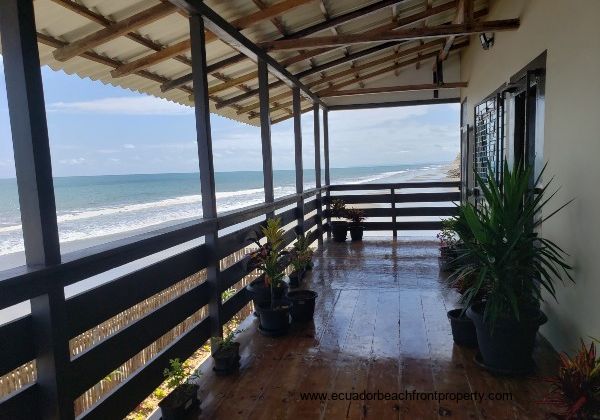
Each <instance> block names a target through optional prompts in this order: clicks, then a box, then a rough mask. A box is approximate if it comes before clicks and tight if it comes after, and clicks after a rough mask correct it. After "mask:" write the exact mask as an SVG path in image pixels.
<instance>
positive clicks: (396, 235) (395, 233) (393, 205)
mask: <svg viewBox="0 0 600 420" xmlns="http://www.w3.org/2000/svg"><path fill="white" fill-rule="evenodd" d="M390 192H391V194H392V212H394V210H396V190H395V189H394V188H392V190H391V191H390ZM392 223H393V224H394V230H393V236H394V239H396V238H397V237H398V229H397V225H396V214H395V213H394V215H393V216H392Z"/></svg>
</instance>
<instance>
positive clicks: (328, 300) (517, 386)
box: [194, 238, 556, 419]
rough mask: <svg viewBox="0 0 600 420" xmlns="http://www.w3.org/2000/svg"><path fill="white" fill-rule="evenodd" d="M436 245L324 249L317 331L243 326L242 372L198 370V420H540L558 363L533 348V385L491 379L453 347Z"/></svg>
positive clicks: (317, 274)
mask: <svg viewBox="0 0 600 420" xmlns="http://www.w3.org/2000/svg"><path fill="white" fill-rule="evenodd" d="M437 252H438V251H437V244H436V243H435V242H428V241H403V240H399V241H396V242H394V241H391V240H381V239H369V238H366V239H365V241H363V242H362V243H350V242H347V243H345V244H336V243H333V242H326V243H325V247H324V250H323V252H321V253H319V254H318V255H317V256H316V257H315V268H314V270H313V271H312V272H311V273H310V274H309V275H308V276H307V278H306V279H305V282H304V285H303V287H305V288H311V289H313V290H315V291H317V292H318V293H319V298H318V299H317V307H316V313H315V318H314V323H312V324H310V325H306V326H303V327H293V328H292V330H291V332H290V334H289V335H288V336H286V337H282V338H277V339H273V338H267V337H263V336H261V335H260V333H259V332H258V331H257V330H256V327H257V320H256V319H254V318H253V317H250V318H249V319H247V320H245V321H244V322H243V327H244V328H245V330H244V332H243V333H242V334H241V335H240V338H239V340H240V341H241V342H242V360H241V369H240V372H239V374H237V375H235V376H230V377H216V376H215V375H214V374H213V373H212V371H211V369H212V362H211V361H210V360H208V361H207V362H206V363H204V365H203V366H202V371H203V373H204V375H203V378H202V383H201V398H202V406H201V407H202V413H201V414H199V415H197V416H194V417H197V418H202V419H204V418H206V419H209V418H210V419H247V418H250V419H313V418H321V419H337V418H352V419H359V418H375V419H383V418H384V419H392V418H398V419H430V418H431V419H436V418H445V417H449V418H454V419H491V418H494V419H518V418H527V419H538V418H539V419H543V418H547V417H548V411H547V408H546V407H545V406H540V405H538V404H537V403H536V402H535V401H539V400H540V399H542V398H543V397H544V396H545V393H546V392H547V388H546V385H544V384H543V383H542V382H541V381H540V380H539V377H545V376H549V375H551V374H552V372H553V370H554V369H555V367H556V365H555V354H554V352H553V350H552V349H551V347H550V346H549V344H548V343H547V342H546V341H545V340H544V339H542V338H540V339H539V340H538V341H539V345H538V347H537V349H536V353H535V360H536V364H537V367H538V368H537V372H536V374H535V376H536V377H534V378H526V379H515V378H503V377H495V376H493V375H491V374H489V373H487V372H485V371H483V370H481V369H480V368H479V367H478V366H477V365H476V364H475V363H474V361H473V357H474V354H475V352H474V351H473V350H469V349H464V348H460V347H457V346H455V345H454V344H453V341H452V335H451V332H450V325H449V322H448V320H447V318H446V311H447V310H449V309H452V308H454V307H457V305H456V302H457V298H458V296H457V294H456V292H454V291H453V290H450V289H448V288H447V287H446V286H445V284H444V282H443V276H441V275H440V273H439V268H438V261H437ZM405 389H406V390H408V391H412V390H413V389H415V390H417V391H421V392H433V391H438V392H486V393H489V392H500V393H501V392H512V394H513V400H512V401H483V402H471V401H464V402H460V403H457V402H455V401H442V402H423V401H326V402H325V401H322V402H320V401H302V400H301V398H300V393H301V392H333V391H335V392H359V393H360V392H362V391H363V390H366V391H367V392H375V391H377V390H380V391H381V392H403V391H404V390H405Z"/></svg>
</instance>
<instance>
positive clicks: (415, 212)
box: [325, 206, 458, 217]
mask: <svg viewBox="0 0 600 420" xmlns="http://www.w3.org/2000/svg"><path fill="white" fill-rule="evenodd" d="M361 210H362V211H363V212H364V216H365V217H393V216H398V217H407V216H413V217H414V216H423V217H425V216H455V215H456V213H457V211H458V210H457V207H456V206H452V207H449V206H444V207H396V208H389V207H379V208H361ZM325 214H327V212H326V211H325Z"/></svg>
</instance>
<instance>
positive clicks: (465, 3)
mask: <svg viewBox="0 0 600 420" xmlns="http://www.w3.org/2000/svg"><path fill="white" fill-rule="evenodd" d="M473 19H474V16H473V0H459V2H458V6H457V8H456V16H455V17H454V20H453V21H452V23H453V24H457V25H460V24H466V25H469V24H471V23H472V22H473ZM455 39H456V35H451V36H449V37H448V38H447V39H446V43H445V44H444V47H443V48H442V50H441V51H440V61H444V60H445V59H446V58H447V57H448V52H449V51H450V48H451V47H452V43H453V42H454V40H455Z"/></svg>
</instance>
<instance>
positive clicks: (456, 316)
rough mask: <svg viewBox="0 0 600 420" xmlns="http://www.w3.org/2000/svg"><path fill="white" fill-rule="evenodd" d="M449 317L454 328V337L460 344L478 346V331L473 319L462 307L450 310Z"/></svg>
mask: <svg viewBox="0 0 600 420" xmlns="http://www.w3.org/2000/svg"><path fill="white" fill-rule="evenodd" d="M448 319H449V320H450V327H451V328H452V338H453V339H454V342H455V343H456V344H458V345H459V346H465V347H477V332H476V331H475V324H474V323H473V320H471V318H469V317H468V316H467V315H466V314H464V313H463V310H462V309H452V310H451V311H448Z"/></svg>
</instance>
